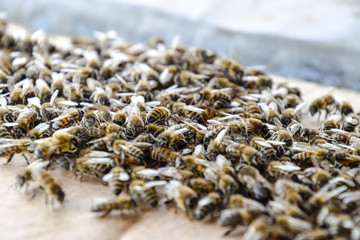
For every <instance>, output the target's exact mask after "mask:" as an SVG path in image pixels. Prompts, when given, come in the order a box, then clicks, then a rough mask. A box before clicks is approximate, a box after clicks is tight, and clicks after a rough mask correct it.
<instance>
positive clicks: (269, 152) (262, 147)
mask: <svg viewBox="0 0 360 240" xmlns="http://www.w3.org/2000/svg"><path fill="white" fill-rule="evenodd" d="M250 146H251V147H254V148H256V149H257V150H259V151H261V152H262V153H263V156H264V157H266V158H267V159H270V160H274V159H275V158H276V151H275V149H274V148H273V147H272V145H271V144H269V143H267V142H266V141H265V140H264V139H263V138H261V137H253V138H252V139H251V140H250Z"/></svg>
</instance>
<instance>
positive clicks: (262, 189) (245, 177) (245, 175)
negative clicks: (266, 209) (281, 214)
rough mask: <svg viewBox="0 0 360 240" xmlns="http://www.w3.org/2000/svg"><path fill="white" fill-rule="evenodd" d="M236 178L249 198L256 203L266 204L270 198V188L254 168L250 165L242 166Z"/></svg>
mask: <svg viewBox="0 0 360 240" xmlns="http://www.w3.org/2000/svg"><path fill="white" fill-rule="evenodd" d="M237 178H238V180H239V182H240V183H241V185H242V186H244V187H245V189H246V191H247V192H248V193H249V194H250V196H252V197H253V198H255V199H256V200H257V201H259V202H261V203H266V202H267V201H268V200H269V199H270V198H271V193H272V191H273V190H272V186H271V184H270V183H269V182H268V181H267V180H266V179H265V178H264V177H263V176H262V175H261V173H260V172H259V170H257V169H256V168H254V167H252V166H250V165H244V166H242V167H241V168H240V170H239V172H238V174H237Z"/></svg>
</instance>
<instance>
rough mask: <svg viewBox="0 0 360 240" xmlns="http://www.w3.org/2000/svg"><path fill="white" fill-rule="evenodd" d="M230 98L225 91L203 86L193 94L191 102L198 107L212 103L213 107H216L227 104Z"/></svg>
mask: <svg viewBox="0 0 360 240" xmlns="http://www.w3.org/2000/svg"><path fill="white" fill-rule="evenodd" d="M231 100H232V98H231V96H230V95H229V94H228V93H226V92H225V91H222V90H211V89H210V88H203V89H202V90H201V91H200V92H199V93H195V94H194V99H193V102H194V104H195V105H196V106H199V107H202V106H203V107H206V106H209V105H212V106H214V107H215V108H218V107H227V106H229V105H230V103H231Z"/></svg>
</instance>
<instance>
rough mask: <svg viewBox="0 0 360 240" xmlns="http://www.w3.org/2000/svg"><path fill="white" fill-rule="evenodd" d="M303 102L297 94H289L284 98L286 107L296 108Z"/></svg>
mask: <svg viewBox="0 0 360 240" xmlns="http://www.w3.org/2000/svg"><path fill="white" fill-rule="evenodd" d="M300 102H301V100H300V98H299V96H298V95H296V94H288V95H286V97H285V98H284V104H285V106H284V107H285V108H296V106H297V105H299V104H300Z"/></svg>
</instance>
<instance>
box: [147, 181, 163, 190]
mask: <svg viewBox="0 0 360 240" xmlns="http://www.w3.org/2000/svg"><path fill="white" fill-rule="evenodd" d="M166 184H167V181H165V180H157V181H149V182H146V183H145V184H144V186H145V187H150V188H151V187H156V186H164V185H166Z"/></svg>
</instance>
